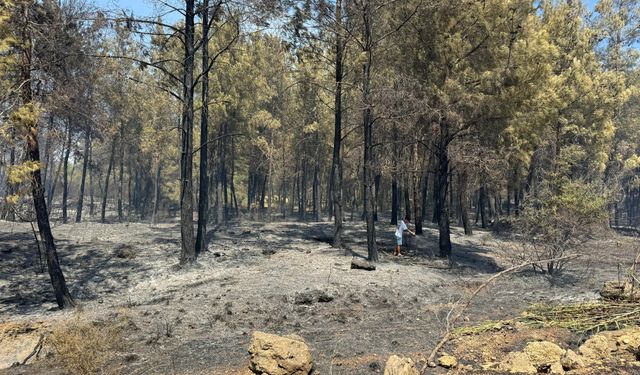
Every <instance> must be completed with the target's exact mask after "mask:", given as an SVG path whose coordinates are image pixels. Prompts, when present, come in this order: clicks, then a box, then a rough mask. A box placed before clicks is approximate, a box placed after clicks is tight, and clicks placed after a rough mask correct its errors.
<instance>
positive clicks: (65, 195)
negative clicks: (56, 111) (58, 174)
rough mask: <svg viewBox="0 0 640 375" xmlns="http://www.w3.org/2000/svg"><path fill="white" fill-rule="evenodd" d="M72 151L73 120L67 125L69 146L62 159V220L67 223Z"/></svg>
mask: <svg viewBox="0 0 640 375" xmlns="http://www.w3.org/2000/svg"><path fill="white" fill-rule="evenodd" d="M70 153H71V120H69V123H68V125H67V148H66V149H65V151H64V159H63V161H62V222H63V223H67V222H68V221H69V217H68V214H67V202H68V199H69V154H70Z"/></svg>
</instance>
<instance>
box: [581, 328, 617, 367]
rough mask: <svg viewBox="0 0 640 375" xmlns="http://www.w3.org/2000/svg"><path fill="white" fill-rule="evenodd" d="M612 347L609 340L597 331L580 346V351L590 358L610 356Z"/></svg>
mask: <svg viewBox="0 0 640 375" xmlns="http://www.w3.org/2000/svg"><path fill="white" fill-rule="evenodd" d="M611 351H612V348H611V345H610V344H609V340H608V339H607V337H606V336H604V335H603V334H600V333H597V334H595V335H593V336H592V337H591V338H590V339H589V340H587V341H585V342H584V344H582V345H581V346H580V348H578V353H580V354H581V355H582V356H583V357H585V358H587V359H589V360H595V361H598V360H602V359H606V358H609V355H610V354H611Z"/></svg>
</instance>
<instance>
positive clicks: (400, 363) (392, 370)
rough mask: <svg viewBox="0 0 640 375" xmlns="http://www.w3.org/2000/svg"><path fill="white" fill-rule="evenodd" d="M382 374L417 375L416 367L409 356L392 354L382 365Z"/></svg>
mask: <svg viewBox="0 0 640 375" xmlns="http://www.w3.org/2000/svg"><path fill="white" fill-rule="evenodd" d="M384 375H418V369H417V368H416V365H415V363H414V362H413V360H412V359H411V358H408V357H398V356H397V355H392V356H391V357H389V359H388V360H387V364H386V366H385V367H384Z"/></svg>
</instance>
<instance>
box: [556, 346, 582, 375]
mask: <svg viewBox="0 0 640 375" xmlns="http://www.w3.org/2000/svg"><path fill="white" fill-rule="evenodd" d="M560 363H562V367H563V368H564V369H565V370H567V371H571V370H577V369H579V368H583V367H584V360H583V359H582V357H580V356H579V355H578V354H577V353H576V352H574V351H573V350H571V349H567V351H566V353H564V355H563V356H562V358H561V359H560Z"/></svg>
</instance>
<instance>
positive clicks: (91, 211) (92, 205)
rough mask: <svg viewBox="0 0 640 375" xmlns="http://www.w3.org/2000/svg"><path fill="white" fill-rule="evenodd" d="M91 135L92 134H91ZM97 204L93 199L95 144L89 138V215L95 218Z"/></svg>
mask: <svg viewBox="0 0 640 375" xmlns="http://www.w3.org/2000/svg"><path fill="white" fill-rule="evenodd" d="M89 137H91V136H89ZM94 209H95V204H94V201H93V144H92V142H91V138H89V216H91V217H92V218H93V214H94Z"/></svg>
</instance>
